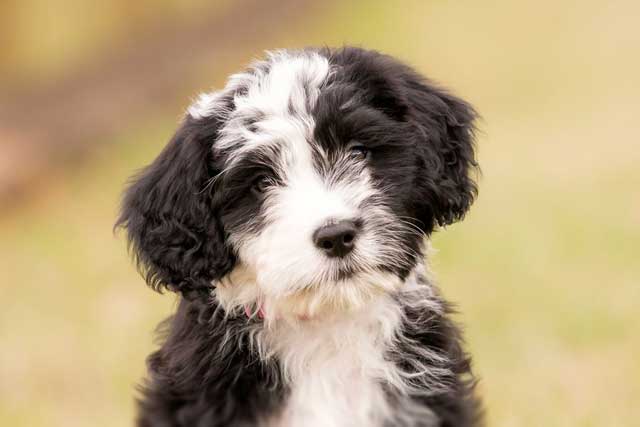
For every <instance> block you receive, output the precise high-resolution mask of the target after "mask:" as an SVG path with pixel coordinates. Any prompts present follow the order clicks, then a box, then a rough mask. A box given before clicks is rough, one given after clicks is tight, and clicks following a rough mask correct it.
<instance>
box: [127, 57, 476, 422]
mask: <svg viewBox="0 0 640 427" xmlns="http://www.w3.org/2000/svg"><path fill="white" fill-rule="evenodd" d="M474 118H475V113H474V111H473V109H472V108H471V107H470V106H469V105H468V104H467V103H465V102H463V101H461V100H460V99H458V98H456V97H454V96H452V95H450V94H449V93H448V92H447V91H445V90H442V89H440V88H438V87H435V86H434V85H432V84H431V83H429V82H428V81H427V80H425V79H424V78H422V77H421V76H419V75H418V74H417V73H416V72H414V71H413V70H412V69H410V68H409V67H407V66H405V65H403V64H401V63H399V62H398V61H396V60H394V59H393V58H391V57H389V56H386V55H383V54H380V53H377V52H373V51H367V50H362V49H359V48H342V49H336V50H333V49H306V50H299V51H277V52H272V53H270V54H268V56H267V58H266V59H265V60H263V61H259V62H255V63H253V64H252V65H251V66H250V67H249V69H247V70H246V71H245V72H243V73H240V74H236V75H234V76H232V77H231V78H230V79H229V81H228V84H227V85H226V87H225V88H224V89H223V90H221V91H219V92H213V93H207V94H203V95H201V96H200V97H199V98H198V100H197V101H196V102H195V103H193V105H191V106H190V107H189V109H188V112H187V114H186V117H185V118H184V120H183V123H182V125H181V127H180V129H179V130H178V131H177V133H176V134H175V136H174V137H173V139H172V140H171V142H169V144H168V145H167V147H166V148H165V149H164V150H163V151H162V153H160V155H159V156H158V158H157V159H156V160H155V161H154V162H153V163H152V164H151V165H150V166H148V167H147V168H146V169H144V170H143V171H142V172H141V173H140V174H139V175H138V176H137V177H136V178H135V179H134V181H133V183H132V184H131V185H130V187H129V188H128V190H127V191H126V194H125V196H124V201H123V206H122V212H121V216H120V218H119V220H118V225H119V226H121V227H124V228H126V230H127V233H128V238H129V241H130V244H131V248H132V250H133V252H134V253H135V255H136V259H137V261H138V264H139V266H140V268H141V269H142V270H143V271H144V273H145V274H146V280H147V282H148V283H149V284H150V285H151V286H152V287H153V288H154V289H156V290H162V289H164V288H167V289H170V290H172V291H176V292H179V293H180V294H181V298H180V303H179V307H178V309H177V313H176V314H175V316H174V317H172V318H171V319H169V320H168V321H167V322H166V323H165V324H164V342H163V344H162V346H161V348H160V349H159V350H158V351H157V352H155V353H154V354H152V355H151V356H150V358H149V360H148V366H149V375H150V378H149V380H148V382H147V383H146V384H145V386H144V388H143V397H142V399H141V401H140V405H139V412H140V413H139V420H138V425H139V426H153V427H156V426H157V427H160V426H162V427H173V426H176V427H177V426H189V427H195V426H199V427H209V426H253V425H259V426H291V427H294V426H295V427H297V426H455V427H464V426H476V425H479V424H480V421H481V420H480V418H481V416H480V410H479V404H478V401H477V400H476V398H475V397H474V395H473V383H474V381H473V378H472V375H471V370H470V362H469V358H468V357H467V355H466V354H465V352H464V350H463V348H462V342H461V336H460V332H459V330H458V329H457V327H456V326H455V325H454V323H452V321H451V320H450V318H449V313H450V309H449V306H448V305H447V303H446V302H445V301H443V300H442V298H441V297H440V296H439V293H438V290H437V288H436V286H435V285H434V283H433V281H432V279H430V277H429V273H428V270H427V268H426V266H425V260H424V256H425V245H426V244H427V242H426V240H427V238H428V237H429V235H430V234H431V233H432V232H433V231H434V229H436V228H437V227H438V226H445V225H447V224H451V223H452V222H454V221H456V220H459V219H461V218H462V217H463V216H464V214H465V212H466V211H467V209H468V208H469V206H470V205H471V203H472V202H473V199H474V196H475V194H476V185H475V183H474V181H473V179H472V175H473V173H474V170H475V169H476V162H475V159H474V141H473V121H474Z"/></svg>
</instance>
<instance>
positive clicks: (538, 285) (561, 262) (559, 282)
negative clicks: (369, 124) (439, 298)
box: [0, 0, 640, 427]
mask: <svg viewBox="0 0 640 427" xmlns="http://www.w3.org/2000/svg"><path fill="white" fill-rule="evenodd" d="M639 16H640V3H639V2H634V1H631V0H630V1H610V2H602V1H592V0H587V1H564V2H556V1H551V0H542V1H538V2H526V3H525V2H514V1H507V0H503V1H484V2H479V1H473V2H472V1H465V0H457V1H436V0H433V1H398V2H389V1H353V2H340V1H323V2H314V1H308V0H307V1H304V0H300V1H295V0H283V1H273V0H262V1H260V0H241V1H231V0H229V1H217V2H211V1H205V0H199V1H193V2H183V1H178V0H162V1H151V0H144V1H137V2H131V1H129V0H115V1H113V0H112V1H108V2H89V1H85V2H80V1H78V2H76V1H72V0H58V1H48V0H22V1H17V0H9V1H4V2H2V4H0V46H2V48H1V49H0V150H1V151H0V154H1V158H0V272H1V274H2V276H1V277H2V280H1V281H0V298H1V301H2V306H1V308H0V425H3V426H66V427H70V426H87V425H91V426H121V425H131V424H132V419H133V412H134V395H135V385H136V383H137V382H138V380H139V379H140V378H141V377H142V376H143V375H144V358H145V356H146V355H147V354H148V353H149V352H150V351H151V350H152V349H153V348H154V344H153V334H152V330H153V328H154V327H155V325H156V324H157V323H158V322H159V321H160V320H162V319H163V318H164V317H166V316H167V315H168V314H170V313H171V311H172V309H173V307H174V304H175V299H174V297H173V296H172V295H157V294H154V293H153V292H151V291H150V290H149V289H147V288H146V287H145V285H144V283H143V280H142V279H141V278H140V277H139V276H138V274H137V272H136V271H135V268H134V267H133V266H132V263H131V262H130V260H129V257H128V255H127V254H126V245H125V242H124V241H123V238H122V236H117V235H116V236H114V235H113V234H112V230H111V227H112V224H113V222H114V218H115V216H116V212H117V208H118V199H119V193H120V191H121V189H122V187H123V184H124V183H125V181H126V179H127V177H128V176H130V175H131V174H132V173H133V172H134V171H135V170H136V169H137V168H140V167H141V166H142V165H144V164H146V163H148V162H149V161H151V160H152V159H153V157H154V156H155V154H156V153H157V152H158V150H160V148H161V147H162V146H163V145H164V144H165V143H166V141H167V140H168V139H169V137H170V136H171V133H172V131H173V130H174V129H175V127H176V125H177V122H178V120H179V118H180V116H181V114H182V111H184V109H185V108H186V106H187V105H188V104H189V102H190V100H191V99H193V96H194V95H195V94H196V93H197V92H199V91H202V90H206V89H208V88H210V87H221V86H222V85H223V84H224V80H225V77H226V76H227V75H228V74H229V73H231V72H233V71H237V70H239V69H241V68H242V67H243V66H244V65H245V64H246V63H247V62H248V61H249V60H250V59H252V58H254V57H257V56H260V55H261V52H262V51H263V50H264V49H268V48H278V47H300V46H306V45H332V46H333V45H342V44H355V45H360V46H364V47H368V48H374V49H378V50H382V51H384V52H387V53H390V54H393V55H396V56H398V57H399V58H401V59H403V60H405V61H407V62H409V63H410V64H412V65H413V66H415V67H416V68H417V69H419V70H420V71H422V72H424V73H425V74H426V75H428V76H430V77H431V78H432V79H434V80H436V81H438V82H441V83H442V84H444V85H445V86H448V87H450V88H452V89H453V90H454V92H455V93H457V94H458V95H460V96H461V97H463V98H465V99H467V100H469V101H470V102H471V103H472V104H474V105H475V106H476V107H477V109H478V110H479V111H480V113H481V114H482V116H483V120H482V122H481V123H480V124H479V127H480V129H481V132H480V135H479V141H478V149H479V160H480V163H481V166H482V169H483V176H482V178H481V181H480V196H479V199H478V201H477V202H476V204H475V206H474V207H473V208H472V210H471V212H470V214H469V215H468V217H467V218H466V220H465V221H464V222H463V223H460V224H457V225H455V226H452V227H449V228H448V229H447V230H444V231H442V232H440V233H439V234H437V235H436V236H435V237H434V246H435V247H436V249H437V252H436V254H435V255H434V256H433V259H432V263H433V266H434V269H435V271H436V274H437V276H438V278H439V281H440V283H441V286H442V289H443V292H444V294H445V295H446V296H447V297H448V298H449V299H451V300H453V301H455V302H457V303H458V307H459V309H460V311H461V314H460V315H459V317H458V318H459V320H460V321H462V322H464V324H465V325H466V336H467V340H468V347H469V350H470V351H471V352H472V353H473V355H474V357H475V368H476V371H477V374H478V376H479V377H480V385H479V391H480V393H481V394H482V395H483V396H484V400H485V403H486V408H487V413H488V420H489V425H495V426H531V427H539V426H543V425H544V426H570V425H576V426H594V427H595V426H635V425H639V424H638V423H639V422H640V421H638V420H639V419H640V363H639V362H638V357H639V355H640V339H639V335H638V326H639V325H640V323H639V322H638V320H637V315H638V311H639V310H638V309H639V308H640V304H638V301H639V297H640V262H638V246H639V244H640V192H639V191H638V184H640V168H639V167H638V166H639V164H640V146H639V145H640V144H639V142H640V141H639V136H638V135H639V134H640V132H639V131H640V126H639V124H638V121H639V120H640V81H639V79H638V76H639V75H640V29H638V17H639Z"/></svg>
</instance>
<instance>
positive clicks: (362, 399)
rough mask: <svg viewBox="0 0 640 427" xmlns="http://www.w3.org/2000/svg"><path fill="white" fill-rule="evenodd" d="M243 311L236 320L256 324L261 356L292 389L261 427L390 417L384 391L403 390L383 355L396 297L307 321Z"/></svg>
mask: <svg viewBox="0 0 640 427" xmlns="http://www.w3.org/2000/svg"><path fill="white" fill-rule="evenodd" d="M423 272H424V267H423V266H420V268H419V269H416V270H414V271H413V272H412V273H411V274H410V275H409V277H408V278H407V279H406V280H405V281H404V283H403V285H402V289H401V290H400V291H399V292H400V293H401V294H403V293H406V292H415V291H416V289H418V288H420V287H423V288H424V286H425V283H422V282H423V280H422V279H421V278H420V277H421V275H422V274H423ZM419 282H420V283H419ZM235 285H236V286H238V285H240V283H237V282H235ZM240 286H242V285H240ZM427 286H428V285H427ZM236 295H237V294H236ZM222 296H228V294H224V293H222ZM236 298H237V296H236ZM236 301H238V299H236ZM242 307H243V308H242V309H236V311H235V314H236V315H240V316H245V317H247V321H248V322H254V324H255V326H256V328H258V331H259V332H258V333H257V334H256V335H255V337H256V338H257V339H256V341H255V343H256V344H257V347H256V348H257V349H258V351H259V352H260V355H261V358H263V359H265V360H266V359H272V358H275V359H276V360H277V361H278V363H279V365H280V366H281V368H282V374H283V376H284V380H285V382H286V383H287V385H288V386H289V388H290V390H291V394H290V396H289V398H288V400H287V403H286V404H285V406H284V408H283V410H282V412H281V413H280V414H277V415H276V416H275V417H274V418H272V419H270V420H265V421H267V422H266V424H267V425H273V426H279V427H280V426H297V425H305V426H316V425H317V426H327V425H332V426H360V425H370V426H376V425H382V424H383V423H384V421H385V420H386V419H388V417H389V414H390V413H391V412H392V410H391V408H390V407H389V403H388V398H387V391H388V390H389V389H395V390H396V391H399V392H400V393H402V392H403V391H404V390H405V388H406V379H405V378H403V377H402V373H401V372H400V371H399V370H398V368H397V366H396V365H395V364H394V363H393V362H390V361H389V360H388V358H387V357H386V355H387V352H388V351H389V350H390V349H391V348H393V345H394V340H396V339H397V338H398V334H399V330H400V329H401V327H402V322H403V310H402V298H399V297H398V295H379V296H377V297H375V298H374V299H372V300H371V301H370V302H369V303H368V304H367V306H366V307H363V308H360V309H358V310H355V311H349V312H345V313H331V314H330V315H326V316H322V317H318V318H312V319H300V318H297V317H293V318H292V317H268V318H266V319H265V318H260V308H259V306H256V305H247V304H245V305H243V306H242ZM247 307H253V308H251V309H247ZM382 384H384V385H385V387H386V388H383V386H382ZM311 420H313V421H311ZM310 422H313V424H309V423H310Z"/></svg>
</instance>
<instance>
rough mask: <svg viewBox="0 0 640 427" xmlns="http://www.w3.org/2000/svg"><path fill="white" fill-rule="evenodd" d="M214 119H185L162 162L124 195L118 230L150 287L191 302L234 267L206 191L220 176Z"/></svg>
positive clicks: (217, 218)
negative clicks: (215, 157)
mask: <svg viewBox="0 0 640 427" xmlns="http://www.w3.org/2000/svg"><path fill="white" fill-rule="evenodd" d="M219 124H220V123H219V122H218V120H216V118H211V119H210V120H208V121H196V120H193V119H191V118H186V119H185V122H184V123H183V124H182V126H181V127H180V129H179V130H178V131H177V132H176V134H175V135H174V137H173V138H172V139H171V141H170V142H169V144H168V145H167V146H166V147H165V148H164V150H163V151H162V152H161V153H160V155H159V156H158V158H156V160H155V161H154V162H153V163H152V164H151V165H149V166H148V167H146V168H145V169H144V170H143V171H142V172H141V173H140V174H139V175H138V176H136V177H134V180H133V183H132V184H131V185H130V187H129V188H128V190H127V191H126V193H125V196H124V200H123V204H122V211H121V214H120V218H119V219H118V221H117V223H116V226H118V227H124V228H126V230H127V234H128V237H129V242H130V245H131V247H132V250H133V253H134V254H135V256H136V259H137V261H138V265H139V267H140V268H141V269H142V270H143V271H144V272H145V277H146V280H147V283H148V284H149V285H150V286H151V287H152V288H154V289H155V290H162V288H163V287H167V288H169V289H170V290H173V291H179V292H181V293H182V294H183V295H184V296H185V297H187V298H194V297H196V296H197V295H203V294H204V295H206V294H208V293H209V292H210V289H211V281H212V280H216V279H219V278H221V277H223V276H224V275H225V274H226V273H228V272H229V271H230V270H231V269H232V267H233V265H234V262H235V256H234V255H233V253H232V251H231V250H230V249H229V248H228V246H227V244H226V238H225V230H224V229H223V227H222V224H221V222H220V213H219V209H217V206H216V204H215V203H214V202H215V199H214V197H213V191H212V190H213V186H211V185H208V184H209V180H210V179H211V177H213V176H215V175H216V174H217V173H218V171H217V170H216V168H215V165H214V161H213V159H212V154H211V146H212V141H214V140H215V139H216V137H217V131H218V127H219Z"/></svg>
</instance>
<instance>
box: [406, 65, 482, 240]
mask: <svg viewBox="0 0 640 427" xmlns="http://www.w3.org/2000/svg"><path fill="white" fill-rule="evenodd" d="M404 87H405V91H404V93H403V95H404V96H403V97H404V98H405V99H406V102H407V104H408V112H407V120H409V121H410V122H411V123H412V125H413V126H414V128H415V129H416V132H417V138H418V140H417V142H416V146H417V150H418V151H417V152H418V157H419V159H418V162H419V170H420V171H419V173H418V175H417V182H416V183H415V188H416V190H417V192H418V194H417V197H418V199H420V200H421V201H422V202H423V203H421V204H420V206H418V207H417V210H418V217H419V219H420V220H421V221H422V222H424V224H425V226H426V227H427V229H428V230H427V231H429V232H430V231H432V230H433V229H434V228H435V227H436V226H445V225H448V224H452V223H453V222H456V221H458V220H460V219H462V218H463V217H464V215H465V213H466V212H467V210H468V209H469V207H470V206H471V204H472V203H473V201H474V199H475V197H476V195H477V187H476V183H475V182H474V179H473V176H474V174H475V172H476V171H477V169H478V165H477V163H476V160H475V153H474V148H475V141H474V130H475V128H474V120H475V119H476V117H477V115H476V112H475V111H474V109H473V108H472V107H471V106H470V105H469V104H467V103H466V102H464V101H462V100H461V99H458V98H456V97H455V96H453V95H451V94H449V93H447V92H446V91H444V90H442V89H439V88H437V87H435V86H433V85H431V84H430V83H428V82H426V81H425V80H424V79H422V78H421V77H420V76H418V75H417V74H415V73H413V72H411V71H410V72H408V73H407V75H406V76H405V79H404Z"/></svg>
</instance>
